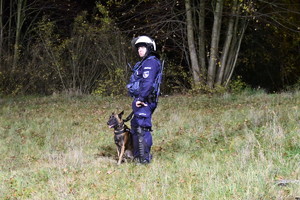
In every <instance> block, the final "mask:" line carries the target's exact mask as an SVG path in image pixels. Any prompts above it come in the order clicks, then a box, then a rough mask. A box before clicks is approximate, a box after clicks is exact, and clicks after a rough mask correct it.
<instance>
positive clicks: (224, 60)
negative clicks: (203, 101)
mask: <svg viewBox="0 0 300 200" xmlns="http://www.w3.org/2000/svg"><path fill="white" fill-rule="evenodd" d="M236 10H237V0H234V2H233V6H232V12H231V16H230V19H229V22H228V29H227V34H226V40H225V44H224V47H223V51H222V57H221V60H220V63H221V67H220V68H219V70H218V77H217V81H216V82H217V84H218V85H222V84H223V82H224V81H223V77H224V72H225V68H226V67H228V65H227V60H228V54H229V49H230V45H231V42H232V37H233V26H234V19H235V14H236Z"/></svg>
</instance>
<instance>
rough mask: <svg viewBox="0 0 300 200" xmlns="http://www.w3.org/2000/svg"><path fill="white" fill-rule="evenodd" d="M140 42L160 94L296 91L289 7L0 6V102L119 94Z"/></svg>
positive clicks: (299, 58)
mask: <svg viewBox="0 0 300 200" xmlns="http://www.w3.org/2000/svg"><path fill="white" fill-rule="evenodd" d="M139 35H148V36H150V37H152V38H154V39H155V41H156V43H157V46H158V53H159V54H160V56H161V58H162V59H163V60H165V63H166V66H165V71H164V83H163V85H162V87H163V88H162V91H163V93H164V94H174V93H186V92H192V93H197V94H199V93H214V92H222V91H231V92H234V91H238V90H242V89H244V88H251V89H257V88H261V89H263V90H265V91H266V92H270V93H274V92H280V91H284V90H290V89H293V88H299V85H300V79H299V76H300V66H299V63H300V3H299V1H297V0H267V1H266V0H211V1H208V0H185V1H182V0H152V1H149V0H143V1H141V0H128V1H124V0H114V1H113V0H106V1H93V0H89V1H84V0H60V1H58V0H47V1H46V0H0V58H1V59H0V95H20V94H21V95H24V94H40V95H50V94H53V93H62V92H66V93H72V94H98V95H102V96H109V95H115V94H126V89H125V85H126V83H127V81H128V77H129V75H130V73H131V69H130V64H131V65H133V64H134V63H135V62H137V61H138V60H139V58H138V57H137V55H136V53H135V52H134V51H133V50H132V47H131V44H130V41H131V40H132V38H134V37H136V36H139Z"/></svg>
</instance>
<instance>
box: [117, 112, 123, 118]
mask: <svg viewBox="0 0 300 200" xmlns="http://www.w3.org/2000/svg"><path fill="white" fill-rule="evenodd" d="M123 114H124V110H123V111H122V112H120V113H119V114H118V116H119V118H120V119H122V116H123Z"/></svg>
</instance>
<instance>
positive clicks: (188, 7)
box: [185, 0, 200, 84]
mask: <svg viewBox="0 0 300 200" xmlns="http://www.w3.org/2000/svg"><path fill="white" fill-rule="evenodd" d="M185 10H186V23H187V40H188V47H189V52H190V59H191V64H192V73H193V79H194V83H195V84H197V83H199V82H200V70H199V63H198V58H197V52H196V47H195V39H194V29H193V18H192V8H191V2H190V0H185Z"/></svg>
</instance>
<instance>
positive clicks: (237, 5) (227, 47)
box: [185, 0, 253, 88]
mask: <svg viewBox="0 0 300 200" xmlns="http://www.w3.org/2000/svg"><path fill="white" fill-rule="evenodd" d="M185 5H186V6H185V8H186V22H187V36H188V41H189V42H188V46H189V49H192V48H191V47H192V46H196V45H195V44H196V43H197V41H199V45H198V46H197V47H198V49H196V50H195V51H196V52H199V56H196V57H193V59H195V58H198V59H199V60H200V61H201V62H198V61H193V62H191V64H192V71H193V74H195V73H197V72H195V71H194V69H197V68H200V69H202V70H201V73H200V74H198V76H199V77H204V78H202V80H205V82H203V84H204V85H207V86H208V87H209V88H214V87H215V86H216V85H221V86H227V84H228V82H229V80H230V79H231V76H232V72H233V70H234V68H235V67H236V61H237V57H238V54H239V49H240V45H241V41H242V38H243V35H244V32H245V29H246V27H247V21H248V15H249V14H251V13H252V11H253V3H252V1H246V0H244V1H238V0H233V1H230V2H226V1H224V0H216V1H213V2H212V5H213V7H212V10H213V12H212V13H213V16H214V17H213V20H212V25H211V26H208V27H211V31H210V32H206V34H207V33H208V34H210V38H211V41H210V43H208V41H205V40H204V39H205V38H207V36H206V35H205V33H204V30H206V26H205V25H204V21H205V16H206V14H205V13H204V12H205V5H206V4H205V1H200V2H199V1H196V2H194V3H192V2H190V1H188V0H186V1H185ZM224 6H225V8H223V7H224ZM191 8H194V10H192V9H191ZM191 11H193V12H194V14H190V12H191ZM196 13H199V14H198V15H196ZM191 16H193V18H192V17H191ZM223 21H224V22H223ZM197 23H199V29H198V30H197V29H193V28H191V26H189V24H197ZM225 26H227V31H226V32H225V31H223V30H222V27H225ZM191 32H192V33H191ZM189 35H195V39H192V38H191V37H189ZM205 46H210V48H208V49H209V50H207V52H206V55H208V58H207V62H206V58H205V53H204V51H205ZM195 51H194V52H195ZM194 52H192V51H191V50H190V51H189V54H194ZM191 58H192V57H191ZM197 63H201V65H200V66H195V65H198V64H197ZM206 63H207V66H206ZM206 69H207V73H206ZM198 80H199V78H198V77H196V78H194V83H197V82H198Z"/></svg>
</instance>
